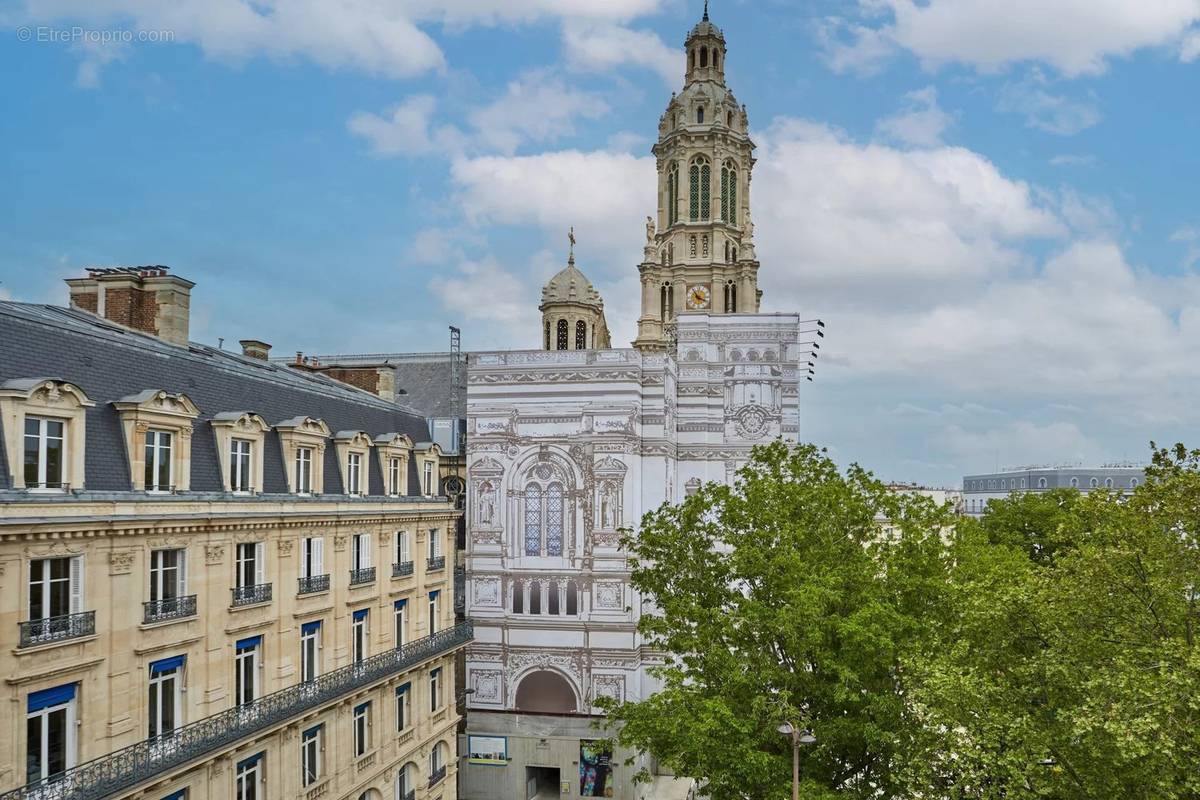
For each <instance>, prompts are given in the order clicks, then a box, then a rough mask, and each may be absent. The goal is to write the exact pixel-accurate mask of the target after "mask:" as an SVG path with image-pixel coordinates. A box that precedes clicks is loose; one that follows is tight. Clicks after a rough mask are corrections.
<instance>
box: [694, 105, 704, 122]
mask: <svg viewBox="0 0 1200 800" xmlns="http://www.w3.org/2000/svg"><path fill="white" fill-rule="evenodd" d="M696 123H697V124H699V125H703V124H704V106H699V107H698V108H697V109H696Z"/></svg>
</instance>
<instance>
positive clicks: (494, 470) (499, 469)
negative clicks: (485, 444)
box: [471, 456, 504, 476]
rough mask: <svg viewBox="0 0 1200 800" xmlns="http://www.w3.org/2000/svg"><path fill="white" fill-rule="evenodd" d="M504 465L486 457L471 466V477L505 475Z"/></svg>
mask: <svg viewBox="0 0 1200 800" xmlns="http://www.w3.org/2000/svg"><path fill="white" fill-rule="evenodd" d="M503 474H504V465H503V464H501V463H500V462H499V461H497V460H496V459H494V458H490V457H488V456H484V457H483V458H481V459H479V460H478V461H476V462H475V463H474V464H472V465H471V475H473V476H482V475H503Z"/></svg>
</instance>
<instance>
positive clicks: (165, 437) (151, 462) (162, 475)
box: [145, 430, 174, 492]
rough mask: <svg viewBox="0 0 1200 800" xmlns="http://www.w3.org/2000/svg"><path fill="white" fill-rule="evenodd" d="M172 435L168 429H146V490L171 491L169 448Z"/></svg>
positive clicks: (172, 439) (172, 438)
mask: <svg viewBox="0 0 1200 800" xmlns="http://www.w3.org/2000/svg"><path fill="white" fill-rule="evenodd" d="M173 441H174V436H173V435H172V434H171V433H170V432H169V431H159V430H148V431H146V482H145V487H146V491H147V492H169V491H171V477H172V476H171V472H172V469H171V467H172V464H171V448H172V443H173Z"/></svg>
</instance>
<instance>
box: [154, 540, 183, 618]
mask: <svg viewBox="0 0 1200 800" xmlns="http://www.w3.org/2000/svg"><path fill="white" fill-rule="evenodd" d="M186 594H187V551H186V550H151V551H150V601H151V602H153V603H162V602H163V601H169V600H177V599H178V598H180V597H183V596H184V595H186ZM165 605H170V604H169V603H167V604H165Z"/></svg>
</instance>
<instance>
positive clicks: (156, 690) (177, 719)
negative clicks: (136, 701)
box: [148, 656, 187, 739]
mask: <svg viewBox="0 0 1200 800" xmlns="http://www.w3.org/2000/svg"><path fill="white" fill-rule="evenodd" d="M186 661H187V656H175V657H174V658H166V659H163V660H161V661H155V662H153V663H151V664H150V705H149V706H148V708H149V710H150V727H149V731H150V732H149V734H148V735H149V738H151V739H157V738H158V737H160V736H167V735H169V734H171V733H173V732H174V731H175V729H176V728H178V727H179V726H180V725H181V724H183V666H184V664H185V663H186Z"/></svg>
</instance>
